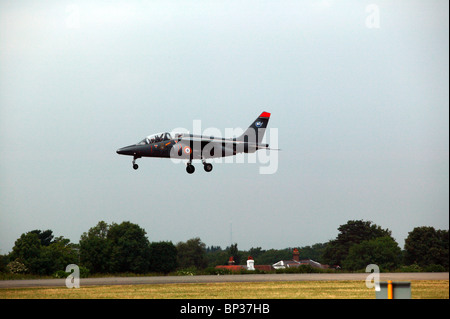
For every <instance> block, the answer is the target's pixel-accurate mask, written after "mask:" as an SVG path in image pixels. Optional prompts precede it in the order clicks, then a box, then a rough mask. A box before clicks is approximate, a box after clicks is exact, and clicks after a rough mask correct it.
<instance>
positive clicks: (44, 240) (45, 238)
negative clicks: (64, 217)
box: [30, 229, 53, 246]
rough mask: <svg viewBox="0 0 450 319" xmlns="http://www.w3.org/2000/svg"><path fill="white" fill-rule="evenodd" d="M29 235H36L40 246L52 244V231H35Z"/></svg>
mask: <svg viewBox="0 0 450 319" xmlns="http://www.w3.org/2000/svg"><path fill="white" fill-rule="evenodd" d="M30 233H32V234H36V235H38V238H39V240H40V241H41V245H42V246H50V244H51V243H52V240H53V231H51V230H50V229H47V230H44V231H42V230H38V229H36V230H32V231H30Z"/></svg>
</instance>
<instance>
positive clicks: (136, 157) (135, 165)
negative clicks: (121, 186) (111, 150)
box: [133, 156, 140, 170]
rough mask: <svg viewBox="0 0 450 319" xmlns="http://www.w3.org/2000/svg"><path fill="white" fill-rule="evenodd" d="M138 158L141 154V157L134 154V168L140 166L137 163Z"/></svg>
mask: <svg viewBox="0 0 450 319" xmlns="http://www.w3.org/2000/svg"><path fill="white" fill-rule="evenodd" d="M138 158H140V156H139V157H138V156H134V157H133V168H134V169H135V170H136V169H138V168H139V165H138V164H136V160H137V159H138Z"/></svg>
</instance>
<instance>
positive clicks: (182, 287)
mask: <svg viewBox="0 0 450 319" xmlns="http://www.w3.org/2000/svg"><path fill="white" fill-rule="evenodd" d="M411 287H412V298H413V299H449V281H448V280H439V281H422V280H420V281H412V282H411ZM374 298H375V291H374V290H373V289H368V288H366V286H365V282H361V281H315V282H314V281H299V282H258V283H256V282H252V283H211V284H153V285H123V286H119V285H117V286H86V287H83V286H81V288H79V289H67V288H21V289H0V299H374Z"/></svg>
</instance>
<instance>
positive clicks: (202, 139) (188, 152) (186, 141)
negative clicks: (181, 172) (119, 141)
mask: <svg viewBox="0 0 450 319" xmlns="http://www.w3.org/2000/svg"><path fill="white" fill-rule="evenodd" d="M269 118H270V113H267V112H262V113H261V115H260V116H258V118H257V119H256V120H255V121H254V122H253V123H252V124H251V125H250V126H249V127H248V128H247V130H246V131H245V132H244V133H243V134H242V135H240V136H238V137H235V138H218V137H214V136H205V135H194V134H189V133H177V132H162V133H157V134H153V135H150V136H147V137H146V138H144V139H143V140H142V141H140V142H139V143H136V144H133V145H130V146H126V147H122V148H120V149H118V150H117V154H120V155H129V156H133V168H134V169H135V170H136V169H138V168H139V166H138V164H136V160H137V159H138V158H141V157H160V158H175V159H185V160H187V163H186V172H188V173H189V174H192V173H194V171H195V167H194V165H192V161H193V160H201V161H202V163H203V168H204V170H205V171H206V172H211V171H212V169H213V166H212V164H211V163H208V162H207V160H208V159H212V158H217V157H225V156H234V155H236V154H238V153H254V152H256V151H257V150H260V149H270V148H269V145H268V144H261V141H262V139H263V136H264V133H265V130H266V127H267V123H268V122H269Z"/></svg>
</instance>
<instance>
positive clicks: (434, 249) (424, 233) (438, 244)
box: [404, 226, 449, 270]
mask: <svg viewBox="0 0 450 319" xmlns="http://www.w3.org/2000/svg"><path fill="white" fill-rule="evenodd" d="M448 239H449V238H448V230H436V229H434V227H426V226H423V227H416V228H414V229H413V230H412V231H411V232H409V233H408V237H407V238H406V240H405V257H404V258H405V264H407V265H411V264H418V265H419V266H420V267H426V266H431V265H441V266H442V267H444V268H445V269H446V270H448V269H449V254H448V246H449V242H448Z"/></svg>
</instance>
